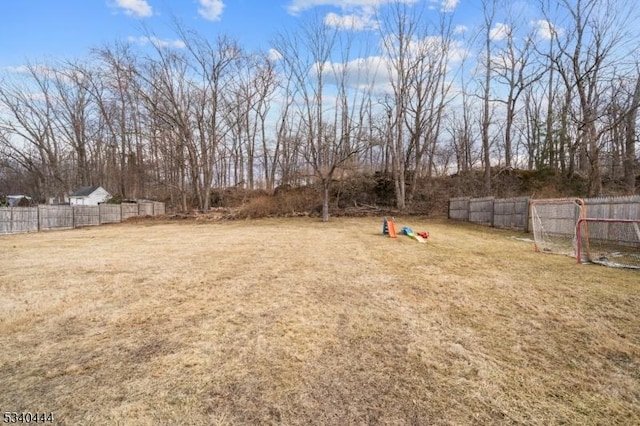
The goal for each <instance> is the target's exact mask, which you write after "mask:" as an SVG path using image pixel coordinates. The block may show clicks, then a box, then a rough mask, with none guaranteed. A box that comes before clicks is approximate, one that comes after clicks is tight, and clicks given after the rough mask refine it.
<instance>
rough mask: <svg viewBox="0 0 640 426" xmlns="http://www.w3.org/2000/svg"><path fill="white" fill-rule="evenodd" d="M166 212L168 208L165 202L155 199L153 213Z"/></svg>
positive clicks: (156, 214)
mask: <svg viewBox="0 0 640 426" xmlns="http://www.w3.org/2000/svg"><path fill="white" fill-rule="evenodd" d="M165 214H166V208H165V205H164V203H161V202H158V201H154V202H153V215H154V216H164V215H165Z"/></svg>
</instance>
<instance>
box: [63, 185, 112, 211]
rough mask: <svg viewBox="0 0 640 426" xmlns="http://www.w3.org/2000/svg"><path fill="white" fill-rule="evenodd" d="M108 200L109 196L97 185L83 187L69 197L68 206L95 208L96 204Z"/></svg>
mask: <svg viewBox="0 0 640 426" xmlns="http://www.w3.org/2000/svg"><path fill="white" fill-rule="evenodd" d="M109 198H111V194H109V193H108V192H107V191H106V190H105V189H104V188H103V187H101V186H99V185H98V186H84V187H82V188H79V189H78V190H77V191H76V192H74V193H73V194H70V195H69V204H71V205H72V206H76V205H85V206H97V205H98V204H100V203H103V202H105V201H107V200H108V199H109Z"/></svg>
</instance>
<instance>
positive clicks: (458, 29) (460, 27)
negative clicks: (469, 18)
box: [453, 25, 469, 35]
mask: <svg viewBox="0 0 640 426" xmlns="http://www.w3.org/2000/svg"><path fill="white" fill-rule="evenodd" d="M468 30H469V27H467V26H466V25H456V27H455V28H454V29H453V33H454V34H455V35H461V34H464V33H466V32H467V31H468Z"/></svg>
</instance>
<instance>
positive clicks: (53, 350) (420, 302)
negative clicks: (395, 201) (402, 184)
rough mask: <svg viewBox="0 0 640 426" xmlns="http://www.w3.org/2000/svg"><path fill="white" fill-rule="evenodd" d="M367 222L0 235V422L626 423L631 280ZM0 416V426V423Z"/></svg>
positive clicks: (630, 402)
mask: <svg viewBox="0 0 640 426" xmlns="http://www.w3.org/2000/svg"><path fill="white" fill-rule="evenodd" d="M397 222H398V225H399V226H403V225H408V226H410V227H411V228H413V229H414V230H415V231H423V230H426V231H428V232H429V233H430V234H431V238H430V239H429V240H428V242H427V243H426V244H419V243H417V242H416V241H414V240H411V239H409V238H408V237H402V236H400V237H398V238H397V239H395V240H394V239H390V238H386V237H382V236H381V235H380V230H381V219H380V218H358V219H342V218H339V219H333V220H332V222H330V223H328V224H323V223H320V222H318V221H317V220H315V219H307V218H300V219H287V220H285V219H267V220H252V221H237V222H204V221H192V220H188V221H186V220H185V221H180V222H178V221H175V222H168V221H146V222H145V221H142V222H130V223H123V224H118V225H106V226H102V227H93V228H83V229H77V230H70V231H59V232H41V233H34V234H23V235H5V236H0V348H1V349H0V411H2V412H6V411H9V412H32V413H34V412H39V413H42V412H46V413H49V412H53V414H54V418H55V421H56V423H58V424H69V425H77V424H117V423H118V424H170V423H173V424H195V425H197V424H203V425H204V424H214V425H216V424H219V425H226V424H277V423H282V424H288V425H290V424H300V425H307V424H335V425H346V424H421V425H422V424H452V425H454V424H455V425H461V424H462V425H464V424H470V425H471V424H473V425H476V424H532V425H549V424H586V425H589V424H593V425H596V424H608V425H609V424H629V425H637V424H640V273H639V272H638V271H632V270H621V269H612V268H606V267H602V266H595V265H577V264H576V263H575V259H572V258H569V257H564V256H554V255H546V254H540V253H535V252H534V251H533V244H532V242H527V241H524V240H525V239H527V238H531V235H529V234H521V233H518V232H513V231H500V230H495V229H491V228H483V227H477V226H473V225H469V224H463V223H453V222H447V221H444V220H423V219H417V218H407V219H398V220H397ZM0 414H1V413H0Z"/></svg>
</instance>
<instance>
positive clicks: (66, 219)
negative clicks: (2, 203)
mask: <svg viewBox="0 0 640 426" xmlns="http://www.w3.org/2000/svg"><path fill="white" fill-rule="evenodd" d="M165 211H166V210H165V205H164V203H159V202H155V201H153V202H152V201H149V202H140V203H127V204H101V205H99V206H78V205H76V206H67V205H64V206H46V205H42V206H38V207H1V208H0V234H16V233H24V232H37V231H48V230H53V229H73V228H80V227H83V226H96V225H102V224H106V223H119V222H122V221H124V220H127V219H129V218H131V217H137V216H161V215H164V214H165Z"/></svg>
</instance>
